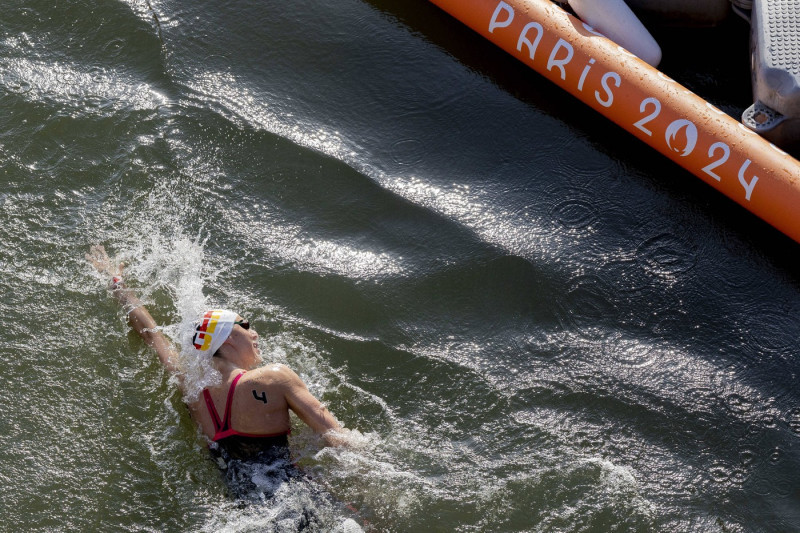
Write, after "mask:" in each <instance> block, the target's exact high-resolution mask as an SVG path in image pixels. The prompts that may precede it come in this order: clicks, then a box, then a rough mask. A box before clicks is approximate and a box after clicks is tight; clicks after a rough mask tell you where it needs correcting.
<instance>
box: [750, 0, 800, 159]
mask: <svg viewBox="0 0 800 533" xmlns="http://www.w3.org/2000/svg"><path fill="white" fill-rule="evenodd" d="M750 47H751V50H752V65H751V67H752V83H753V99H754V101H755V103H754V104H753V105H752V106H751V107H749V108H748V109H747V110H746V111H745V112H744V114H743V115H742V122H743V123H744V124H745V125H746V126H748V127H749V128H751V129H753V130H755V131H756V132H758V133H760V134H762V135H764V136H765V137H767V138H768V139H770V140H772V141H773V142H775V143H776V144H780V145H793V144H797V143H798V142H800V1H798V0H755V1H754V2H753V11H752V29H751V38H750Z"/></svg>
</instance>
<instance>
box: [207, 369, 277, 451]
mask: <svg viewBox="0 0 800 533" xmlns="http://www.w3.org/2000/svg"><path fill="white" fill-rule="evenodd" d="M244 374H245V373H244V372H242V373H241V374H239V375H238V376H236V377H235V378H234V380H233V382H232V383H231V386H230V388H229V389H228V399H227V401H226V402H225V418H223V419H221V420H220V417H219V414H218V413H217V408H216V407H215V406H214V400H212V398H211V394H210V393H209V392H208V389H203V398H205V400H206V407H207V408H208V414H209V415H211V420H212V421H213V422H214V437H213V438H212V440H213V441H214V443H216V446H211V447H210V448H211V450H212V452H213V451H216V452H218V455H220V456H222V458H223V459H224V460H225V461H226V462H227V460H228V459H239V460H259V461H263V460H265V459H269V460H274V459H279V458H285V459H286V460H288V459H289V442H288V439H287V437H288V435H289V433H288V432H286V433H272V434H259V433H244V432H241V431H237V430H235V429H233V427H231V409H232V406H233V393H234V392H235V391H236V384H237V383H238V382H239V379H241V377H242V376H243V375H244Z"/></svg>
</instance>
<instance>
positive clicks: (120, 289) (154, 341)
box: [86, 245, 178, 373]
mask: <svg viewBox="0 0 800 533" xmlns="http://www.w3.org/2000/svg"><path fill="white" fill-rule="evenodd" d="M86 259H87V260H88V261H89V262H90V263H91V264H92V266H93V267H94V268H95V269H96V270H97V271H98V272H99V273H100V274H105V275H108V276H109V277H110V278H111V281H110V284H109V290H110V291H111V295H112V296H114V298H116V299H117V301H118V302H119V303H120V305H121V306H122V308H123V309H124V310H126V311H127V313H128V323H129V324H130V325H131V327H132V328H133V329H134V330H135V331H136V333H138V334H139V335H140V336H141V337H142V339H144V342H145V343H147V345H148V346H150V347H151V348H153V349H154V350H155V351H156V353H157V354H158V358H159V360H160V361H161V363H162V364H163V365H164V367H165V368H166V369H167V370H169V371H170V372H171V373H177V372H178V366H177V359H178V358H177V352H176V351H175V347H174V346H173V345H172V343H171V342H170V341H169V340H168V339H167V338H166V337H165V336H164V335H163V334H162V333H161V332H160V331H159V330H158V329H157V328H158V326H157V324H156V322H155V320H153V317H152V316H150V312H149V311H148V310H147V309H146V308H145V307H144V305H142V302H141V301H140V300H139V298H137V297H136V294H134V292H133V290H132V289H129V288H128V287H125V285H124V284H123V282H122V265H115V264H113V263H112V261H111V260H110V259H109V257H108V254H107V253H106V251H105V248H103V247H102V246H100V245H96V246H92V247H91V249H90V250H89V253H88V254H86Z"/></svg>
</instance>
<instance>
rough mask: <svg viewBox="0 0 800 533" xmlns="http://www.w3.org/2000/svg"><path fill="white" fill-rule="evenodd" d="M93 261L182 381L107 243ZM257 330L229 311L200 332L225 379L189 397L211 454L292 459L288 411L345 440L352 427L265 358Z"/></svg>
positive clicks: (329, 438)
mask: <svg viewBox="0 0 800 533" xmlns="http://www.w3.org/2000/svg"><path fill="white" fill-rule="evenodd" d="M86 259H87V260H88V261H89V262H90V263H91V264H92V265H93V266H94V268H95V269H96V270H97V271H98V272H99V273H100V274H102V275H107V276H109V278H110V284H109V290H110V292H111V294H112V295H113V296H114V298H116V300H117V301H118V302H119V303H120V305H121V306H122V308H123V309H124V310H125V311H126V312H127V313H128V323H129V324H130V325H131V327H132V328H133V329H134V330H135V331H136V332H137V333H138V334H139V335H140V336H141V337H142V339H144V341H145V343H147V345H148V346H150V347H151V348H153V350H155V352H156V354H158V358H159V360H160V361H161V363H162V364H163V365H164V367H165V368H166V369H167V370H168V371H169V372H170V373H172V374H175V375H176V376H177V377H178V380H179V382H180V381H182V380H181V373H180V369H179V367H178V363H177V361H178V359H177V356H178V354H177V352H176V349H175V347H174V346H173V345H172V343H171V342H170V341H169V340H168V339H167V338H166V337H165V336H164V335H163V334H162V333H161V332H160V331H159V330H158V328H157V325H156V323H155V321H154V320H153V317H152V316H151V315H150V313H149V312H148V310H147V309H146V308H145V307H144V306H143V305H142V303H141V301H140V300H139V299H138V298H137V297H136V295H135V294H134V293H133V291H132V290H131V289H130V288H128V287H126V286H125V284H124V282H123V279H122V266H115V265H114V264H113V263H112V261H111V260H110V259H109V257H108V255H107V254H106V251H105V249H104V248H103V247H102V246H93V247H92V248H91V249H90V252H89V253H88V254H86ZM257 340H258V333H256V331H255V329H254V328H253V327H252V326H251V325H250V322H249V321H248V320H247V319H246V318H244V317H242V316H240V315H238V314H236V313H234V312H233V311H228V310H224V309H212V310H209V311H206V312H205V313H203V315H202V316H201V317H200V320H199V321H198V323H197V326H196V328H195V332H194V338H193V345H194V352H195V355H196V356H197V357H210V360H211V363H212V366H213V367H214V368H215V369H216V370H217V371H219V373H220V374H221V375H222V382H221V383H220V384H218V385H214V386H211V387H207V388H206V389H204V390H203V393H202V395H200V396H198V397H197V399H195V400H194V401H192V402H188V406H189V411H190V412H191V415H192V418H193V419H194V420H195V422H197V424H198V425H199V427H200V430H201V431H202V433H203V434H204V435H205V436H206V437H207V438H208V439H209V441H210V446H209V448H210V449H211V450H212V453H214V455H216V456H217V457H220V458H221V459H222V460H223V461H224V462H226V463H227V462H228V461H230V460H244V461H248V460H274V459H286V460H288V444H287V436H288V434H289V431H290V429H291V428H290V418H289V410H291V411H293V412H294V413H295V414H296V415H297V416H298V417H299V418H300V419H301V420H302V421H303V422H305V423H306V424H307V425H308V426H309V427H310V428H311V429H312V430H314V432H316V433H317V434H319V435H321V436H322V438H323V440H324V442H325V444H327V445H329V446H343V445H346V438H344V435H345V432H346V430H345V429H343V428H342V426H341V425H340V424H339V422H338V421H337V420H336V419H335V418H334V417H333V415H332V414H331V413H330V412H329V411H328V409H327V408H326V407H325V406H324V405H322V404H321V403H320V402H319V400H317V399H316V398H315V397H314V396H313V395H312V394H311V393H310V392H309V390H308V388H307V386H306V384H305V383H303V381H302V380H301V379H300V377H299V376H298V375H297V374H296V373H295V372H294V371H292V370H291V369H289V368H288V367H287V366H285V365H282V364H268V365H265V366H260V365H261V364H262V362H263V361H262V359H261V354H260V351H259V348H258V345H257Z"/></svg>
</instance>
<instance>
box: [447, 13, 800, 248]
mask: <svg viewBox="0 0 800 533" xmlns="http://www.w3.org/2000/svg"><path fill="white" fill-rule="evenodd" d="M431 2H433V3H434V4H436V5H438V6H439V7H441V8H442V9H444V10H445V11H447V12H448V13H450V14H451V15H453V16H454V17H455V18H457V19H459V20H460V21H461V22H463V23H464V24H466V25H467V26H469V27H471V28H472V29H473V30H475V31H477V32H478V33H480V34H481V35H483V36H484V37H486V38H487V39H489V40H490V41H492V42H494V43H495V44H497V45H498V46H500V47H501V48H502V49H504V50H505V51H506V52H508V53H510V54H512V55H513V56H515V57H517V58H518V59H520V60H521V61H523V62H524V63H526V64H527V65H528V66H530V67H531V68H533V69H534V70H536V71H537V72H539V73H540V74H542V75H543V76H545V77H547V78H548V79H550V80H551V81H553V82H554V83H556V84H557V85H559V86H560V87H561V88H563V89H565V90H567V91H569V92H570V93H571V94H572V95H574V96H575V97H577V98H579V99H580V100H582V101H583V102H584V103H586V104H588V105H589V106H590V107H592V108H593V109H595V110H597V111H599V112H600V113H602V114H603V115H605V116H606V117H608V118H609V119H611V120H613V121H614V122H615V123H617V124H618V125H620V126H621V127H623V128H625V129H626V130H627V131H629V132H630V133H632V134H634V135H635V136H636V137H638V138H639V139H641V140H642V141H644V142H646V143H647V144H649V145H650V146H652V147H653V148H655V149H656V150H658V151H659V152H661V153H662V154H664V155H666V156H667V157H669V158H670V159H672V160H673V161H675V162H676V163H678V164H679V165H681V166H682V167H684V168H686V169H687V170H689V171H690V172H692V173H693V174H695V175H696V176H698V177H699V178H701V179H702V180H703V181H705V182H706V183H708V184H709V185H711V186H713V187H714V188H716V189H718V190H719V191H721V192H722V193H724V194H725V195H726V196H728V197H729V198H731V199H733V200H734V201H736V202H738V203H739V204H741V205H742V206H744V207H745V208H746V209H748V210H749V211H751V212H752V213H754V214H755V215H757V216H759V217H761V218H762V219H763V220H765V221H767V222H768V223H770V224H772V225H773V226H774V227H776V228H777V229H778V230H780V231H782V232H783V233H785V234H786V235H788V236H789V237H791V238H792V239H794V240H795V241H797V242H800V162H798V161H797V160H796V159H794V158H793V157H791V156H790V155H788V154H787V153H785V152H784V151H782V150H781V149H779V148H778V147H776V146H775V145H773V144H771V143H770V142H768V141H766V140H764V139H763V138H762V137H760V136H759V135H758V134H756V133H755V132H753V131H752V130H749V129H747V128H746V127H745V126H744V125H743V124H741V123H740V122H739V121H738V120H735V119H734V118H732V117H730V116H728V115H727V114H726V113H724V112H723V111H720V110H719V109H717V108H716V107H714V106H713V105H711V104H710V103H708V102H707V101H705V100H704V99H702V98H700V97H699V96H697V95H696V94H694V93H692V92H691V91H689V90H688V89H686V88H685V87H683V86H681V85H680V84H679V83H677V82H675V81H674V80H672V79H670V78H669V77H667V76H666V75H664V74H663V73H662V72H660V71H658V70H656V69H655V68H653V67H651V66H650V65H648V64H647V63H645V62H644V61H642V60H640V59H639V58H637V57H635V56H634V55H633V54H631V53H630V52H628V51H627V50H625V49H624V48H622V47H620V46H618V45H617V44H615V43H613V42H612V41H610V40H608V39H606V38H605V37H604V36H602V35H601V34H600V33H598V32H596V31H595V30H593V29H592V28H591V27H590V26H588V25H587V24H584V23H583V22H581V21H580V20H578V19H577V18H575V17H573V16H572V15H570V14H569V13H567V12H566V11H564V10H563V9H561V8H560V7H558V6H557V5H555V4H553V3H551V2H550V1H549V0H431Z"/></svg>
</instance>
